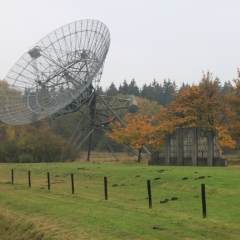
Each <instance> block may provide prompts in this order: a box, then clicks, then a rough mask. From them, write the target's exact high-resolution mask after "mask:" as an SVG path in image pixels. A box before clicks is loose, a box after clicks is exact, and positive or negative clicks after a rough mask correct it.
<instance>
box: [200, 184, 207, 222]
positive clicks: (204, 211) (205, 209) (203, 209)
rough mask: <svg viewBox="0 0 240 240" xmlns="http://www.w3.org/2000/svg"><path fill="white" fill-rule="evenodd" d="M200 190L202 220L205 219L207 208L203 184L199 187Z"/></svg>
mask: <svg viewBox="0 0 240 240" xmlns="http://www.w3.org/2000/svg"><path fill="white" fill-rule="evenodd" d="M201 190H202V211H203V218H206V217H207V207H206V195H205V184H202V185H201Z"/></svg>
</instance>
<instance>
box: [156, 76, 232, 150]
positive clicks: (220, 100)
mask: <svg viewBox="0 0 240 240" xmlns="http://www.w3.org/2000/svg"><path fill="white" fill-rule="evenodd" d="M175 96H176V100H175V101H174V102H172V103H171V104H169V105H168V106H167V107H166V108H165V110H164V111H163V112H162V113H161V114H160V115H159V120H160V122H161V124H160V125H159V127H158V130H157V133H159V135H160V134H161V135H162V133H163V132H165V133H171V132H173V131H174V130H175V129H176V128H179V127H194V126H197V127H202V128H205V129H208V130H211V129H216V130H218V135H219V146H220V147H223V148H224V147H229V148H234V147H235V141H234V140H233V139H232V137H231V131H230V129H231V126H232V125H234V123H235V119H236V113H235V111H233V109H232V107H231V105H230V103H229V101H228V100H227V99H226V97H225V95H224V94H223V93H222V92H221V91H220V90H219V85H218V81H217V80H213V78H212V74H211V73H210V72H207V74H203V78H202V80H201V82H200V83H199V85H198V86H192V87H189V88H187V89H184V90H183V91H181V92H180V93H178V94H176V95H175Z"/></svg>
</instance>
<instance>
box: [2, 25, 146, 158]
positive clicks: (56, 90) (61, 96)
mask: <svg viewBox="0 0 240 240" xmlns="http://www.w3.org/2000/svg"><path fill="white" fill-rule="evenodd" d="M109 45H110V33H109V30H108V28H107V27H106V26H105V25H104V24H103V23H102V22H99V21H96V20H81V21H76V22H73V23H70V24H68V25H65V26H63V27H61V28H59V29H57V30H55V31H53V32H52V33H50V34H49V35H47V36H46V37H44V38H43V39H41V40H40V41H39V42H37V43H36V44H35V45H34V46H33V47H32V48H30V49H29V50H28V51H27V52H26V53H25V54H24V55H23V56H22V57H21V58H20V59H19V60H18V61H17V62H16V64H15V65H14V66H13V67H12V69H11V70H10V71H9V73H8V74H7V76H6V78H5V81H6V82H7V86H5V87H3V88H0V119H1V120H2V121H3V122H5V123H8V124H12V125H22V124H28V123H32V122H35V121H38V120H41V119H43V118H46V117H48V116H52V117H61V116H63V115H66V114H69V113H72V112H76V111H80V113H81V114H82V116H81V119H80V122H81V121H82V120H83V119H84V118H85V119H86V121H85V120H84V122H85V123H86V124H85V125H84V127H82V129H80V130H79V129H78V127H76V131H74V133H73V135H72V137H71V138H70V143H72V144H73V145H74V146H75V147H76V148H77V149H78V148H79V147H80V146H81V145H82V144H83V142H85V141H86V139H87V138H89V145H88V160H89V158H90V149H91V137H92V134H93V132H94V131H95V132H96V131H97V132H100V133H101V134H102V135H103V133H104V131H109V130H110V128H109V122H110V121H109V119H117V120H119V121H121V122H122V123H123V124H124V122H123V121H122V120H121V118H120V117H119V116H118V115H117V113H116V111H117V110H118V109H123V108H128V109H129V111H130V112H132V113H133V112H136V111H137V110H138V106H137V103H136V100H135V97H134V96H131V97H129V99H118V98H113V97H106V96H100V95H98V93H97V92H96V91H95V88H94V86H93V83H94V82H95V83H98V82H99V81H100V78H101V75H102V70H103V65H104V61H105V58H106V55H107V52H108V49H109ZM84 106H85V108H84ZM78 130H79V131H80V132H79V131H78ZM81 130H87V131H88V133H87V136H85V137H84V139H83V140H82V139H81V135H82V131H81ZM103 137H104V136H103ZM105 140H106V139H105ZM109 148H110V150H111V151H112V149H111V147H110V146H109ZM146 151H147V149H146ZM147 152H148V151H147ZM148 153H149V152H148Z"/></svg>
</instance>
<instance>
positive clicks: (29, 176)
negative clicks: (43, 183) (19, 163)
mask: <svg viewBox="0 0 240 240" xmlns="http://www.w3.org/2000/svg"><path fill="white" fill-rule="evenodd" d="M28 186H29V187H31V172H30V171H28Z"/></svg>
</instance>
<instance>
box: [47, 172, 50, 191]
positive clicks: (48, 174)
mask: <svg viewBox="0 0 240 240" xmlns="http://www.w3.org/2000/svg"><path fill="white" fill-rule="evenodd" d="M47 180H48V190H50V173H49V172H47Z"/></svg>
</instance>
